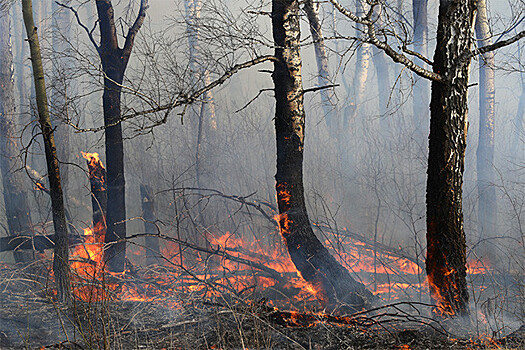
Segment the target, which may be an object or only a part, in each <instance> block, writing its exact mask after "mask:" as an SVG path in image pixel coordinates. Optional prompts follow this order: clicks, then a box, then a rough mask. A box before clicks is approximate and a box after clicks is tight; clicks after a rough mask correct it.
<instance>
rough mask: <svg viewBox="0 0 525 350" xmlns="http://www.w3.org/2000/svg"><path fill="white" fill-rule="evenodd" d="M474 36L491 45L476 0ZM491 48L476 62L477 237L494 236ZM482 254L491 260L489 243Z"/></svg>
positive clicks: (483, 11) (481, 4) (483, 8)
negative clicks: (477, 116)
mask: <svg viewBox="0 0 525 350" xmlns="http://www.w3.org/2000/svg"><path fill="white" fill-rule="evenodd" d="M475 28H476V36H477V39H478V46H480V47H482V46H487V45H491V44H492V39H491V33H490V28H489V19H488V15H487V3H486V1H485V0H478V14H477V16H476V27H475ZM494 55H495V54H494V51H490V52H487V53H485V54H483V55H482V56H481V59H480V61H479V138H478V150H477V159H476V160H477V171H478V233H479V235H480V238H482V239H483V238H486V237H490V236H494V235H495V233H496V227H497V223H496V218H497V210H498V207H497V202H496V186H495V171H494V134H495V129H494V125H495V120H494V119H495V104H496V101H495V99H496V98H495V96H496V93H495V90H496V88H495V72H494V68H495V67H494V65H495V62H494ZM480 248H481V249H482V253H483V255H484V256H487V257H489V258H490V259H494V254H493V249H491V248H492V247H491V245H490V247H489V244H482V245H481V247H480Z"/></svg>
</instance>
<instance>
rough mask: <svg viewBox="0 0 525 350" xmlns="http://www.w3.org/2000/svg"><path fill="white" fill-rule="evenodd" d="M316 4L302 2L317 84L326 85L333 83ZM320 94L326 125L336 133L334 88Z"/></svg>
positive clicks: (309, 1) (308, 0)
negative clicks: (309, 35) (310, 40)
mask: <svg viewBox="0 0 525 350" xmlns="http://www.w3.org/2000/svg"><path fill="white" fill-rule="evenodd" d="M318 6H319V5H315V4H314V1H313V0H307V1H305V3H304V11H305V12H306V16H307V17H308V24H309V25H310V34H311V35H312V40H313V42H314V49H315V58H316V62H317V71H318V76H317V82H318V84H319V86H328V85H331V84H333V82H332V79H331V77H330V72H329V70H328V55H327V54H326V47H325V44H324V38H323V32H322V27H321V19H320V18H319V9H318ZM320 94H321V106H322V108H323V113H324V118H325V122H326V126H327V127H328V130H329V131H330V133H331V134H332V135H336V134H337V131H338V129H339V128H338V126H337V120H336V118H337V103H336V102H335V90H334V89H333V88H325V89H322V90H321V91H320Z"/></svg>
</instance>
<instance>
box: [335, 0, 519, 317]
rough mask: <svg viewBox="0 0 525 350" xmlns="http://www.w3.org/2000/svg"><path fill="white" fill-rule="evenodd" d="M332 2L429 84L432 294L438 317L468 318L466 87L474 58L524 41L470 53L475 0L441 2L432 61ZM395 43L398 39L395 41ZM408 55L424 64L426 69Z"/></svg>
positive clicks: (376, 4)
mask: <svg viewBox="0 0 525 350" xmlns="http://www.w3.org/2000/svg"><path fill="white" fill-rule="evenodd" d="M330 2H331V3H332V4H333V5H334V6H335V7H336V8H337V9H338V10H339V11H340V12H341V13H342V14H343V15H345V16H346V17H347V18H349V19H350V20H352V21H354V22H357V23H361V24H363V25H364V26H366V28H367V36H366V39H365V40H366V41H367V42H369V43H371V44H373V45H374V46H376V47H378V48H379V49H381V50H383V51H384V52H385V53H386V54H387V55H388V56H390V57H391V58H392V60H393V61H395V62H398V63H401V64H403V65H405V66H406V67H407V68H408V69H410V70H411V71H412V72H413V73H415V74H417V75H419V76H421V77H424V78H427V79H430V80H431V81H432V95H431V103H430V136H429V156H428V170H427V174H428V177H427V200H426V202H427V259H426V270H427V276H428V282H429V287H430V294H431V297H432V299H433V301H434V302H435V304H436V306H437V307H436V309H435V311H436V313H438V314H440V315H442V316H445V317H454V316H458V315H467V314H468V313H469V310H468V299H469V297H468V292H467V280H466V240H465V232H464V227H463V208H462V185H463V172H464V166H465V149H466V138H467V111H468V105H467V89H468V81H469V67H470V61H471V59H472V57H474V56H475V55H477V54H484V53H486V52H489V51H493V50H495V49H498V48H500V47H503V46H505V45H509V44H512V43H514V42H516V41H518V40H519V39H521V38H523V37H525V32H520V33H519V34H518V35H515V36H514V37H511V38H509V39H507V40H502V41H501V42H499V43H496V44H494V45H488V46H484V47H481V48H478V49H477V50H473V49H472V46H473V45H472V44H473V40H472V38H473V32H472V29H473V25H474V20H475V13H476V2H475V1H472V0H468V1H460V0H452V1H450V0H441V1H440V5H439V16H438V28H437V37H436V49H435V53H434V59H433V62H431V61H430V60H428V59H427V58H426V57H424V56H423V55H421V54H418V53H417V52H413V51H412V52H411V51H410V50H407V49H406V47H402V50H403V51H401V52H399V51H397V50H396V49H394V48H393V47H392V46H391V45H390V44H389V42H388V31H386V30H384V28H377V27H376V23H377V22H378V21H377V19H376V18H374V12H375V11H374V7H380V6H381V3H380V2H373V3H372V9H371V10H369V11H368V12H367V13H366V14H365V15H363V16H359V15H356V14H354V13H352V12H351V11H349V10H348V9H346V8H345V7H343V6H342V5H341V4H340V3H339V2H338V1H337V0H330ZM396 39H398V38H397V37H396ZM407 54H410V55H414V56H416V57H417V58H419V59H422V60H423V61H425V62H427V63H431V64H432V67H433V70H432V71H429V70H427V69H425V68H424V67H421V66H419V65H417V64H416V63H415V62H414V61H413V60H412V59H411V58H410V57H409V56H407Z"/></svg>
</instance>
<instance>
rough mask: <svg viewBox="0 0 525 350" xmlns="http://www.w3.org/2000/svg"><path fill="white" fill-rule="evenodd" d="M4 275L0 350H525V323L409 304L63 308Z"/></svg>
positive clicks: (177, 299)
mask: <svg viewBox="0 0 525 350" xmlns="http://www.w3.org/2000/svg"><path fill="white" fill-rule="evenodd" d="M0 275H1V276H0V278H1V280H0V281H1V282H2V283H0V287H1V288H0V349H315V350H317V349H323V350H324V349H334V350H335V349H405V350H407V349H413V350H418V349H525V327H521V328H520V329H519V330H518V331H516V332H514V333H513V334H512V335H508V336H506V337H503V338H499V339H492V338H491V337H488V336H486V335H482V334H479V333H478V332H476V330H475V329H474V328H469V327H467V326H465V323H460V322H459V321H453V322H451V323H439V322H436V321H435V320H432V319H430V318H428V317H424V316H422V315H421V313H419V312H418V311H417V308H416V307H414V305H411V303H408V302H407V303H395V304H391V305H388V306H382V307H379V308H377V309H376V310H372V311H367V312H363V313H361V314H358V315H353V316H348V317H337V316H330V315H326V314H323V313H322V312H319V310H317V311H316V312H313V311H301V312H298V311H291V312H290V311H281V309H277V308H274V307H273V306H272V303H271V302H269V301H267V300H266V299H261V298H256V297H255V296H254V295H248V296H247V295H245V296H243V297H242V298H241V297H240V296H239V295H227V294H221V295H217V294H216V295H214V296H213V297H209V298H204V297H203V296H202V294H200V293H194V292H191V293H190V292H186V293H175V292H174V293H173V295H172V296H171V297H169V298H166V297H162V298H159V299H155V298H150V299H148V300H147V301H144V300H139V299H140V298H139V297H136V298H135V299H137V300H129V299H128V300H126V301H124V300H118V299H113V300H104V301H96V302H85V301H75V302H74V303H72V305H70V306H67V307H65V306H62V305H59V304H57V303H56V302H55V301H54V298H53V295H52V293H48V292H46V291H47V290H50V289H49V287H50V286H51V283H48V282H49V281H47V280H46V279H42V278H40V279H36V278H35V274H34V271H33V272H31V273H30V274H29V273H27V274H24V273H23V272H21V271H19V270H16V272H15V270H12V269H10V268H7V267H5V268H2V269H0ZM41 275H44V273H43V272H42V274H41ZM312 309H314V308H312ZM305 310H309V308H306V309H305Z"/></svg>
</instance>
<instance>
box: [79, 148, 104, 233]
mask: <svg viewBox="0 0 525 350" xmlns="http://www.w3.org/2000/svg"><path fill="white" fill-rule="evenodd" d="M81 153H82V157H84V158H85V159H86V160H87V165H88V169H89V182H90V184H91V206H92V208H93V227H95V228H97V227H99V228H100V229H101V230H102V229H103V231H104V232H100V234H101V235H102V233H103V236H105V233H106V213H107V208H108V197H107V191H106V168H104V165H103V164H102V161H101V160H100V158H99V155H98V153H84V152H81Z"/></svg>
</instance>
